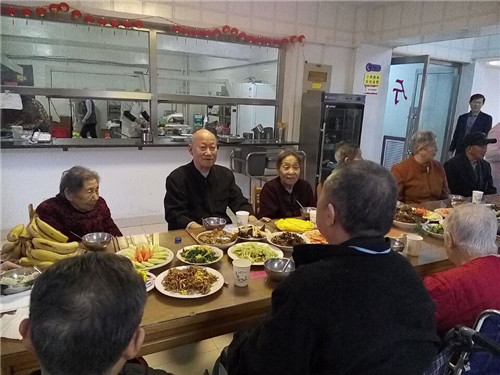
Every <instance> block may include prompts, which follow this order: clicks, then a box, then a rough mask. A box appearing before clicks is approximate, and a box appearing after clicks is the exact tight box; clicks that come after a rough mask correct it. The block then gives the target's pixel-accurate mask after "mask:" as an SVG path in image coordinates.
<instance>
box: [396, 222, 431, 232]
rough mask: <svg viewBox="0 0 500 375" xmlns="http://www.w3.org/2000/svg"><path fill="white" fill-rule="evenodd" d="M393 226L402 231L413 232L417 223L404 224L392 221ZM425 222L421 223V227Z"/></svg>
mask: <svg viewBox="0 0 500 375" xmlns="http://www.w3.org/2000/svg"><path fill="white" fill-rule="evenodd" d="M392 223H393V225H394V226H395V227H396V228H400V229H404V230H415V229H417V225H418V224H417V223H404V222H402V221H396V220H394V221H393V222H392ZM426 223H427V221H425V222H423V223H422V225H424V224H426Z"/></svg>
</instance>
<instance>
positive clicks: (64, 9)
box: [59, 3, 69, 12]
mask: <svg viewBox="0 0 500 375" xmlns="http://www.w3.org/2000/svg"><path fill="white" fill-rule="evenodd" d="M59 10H60V11H61V12H67V11H68V10H69V5H68V4H67V3H61V4H59Z"/></svg>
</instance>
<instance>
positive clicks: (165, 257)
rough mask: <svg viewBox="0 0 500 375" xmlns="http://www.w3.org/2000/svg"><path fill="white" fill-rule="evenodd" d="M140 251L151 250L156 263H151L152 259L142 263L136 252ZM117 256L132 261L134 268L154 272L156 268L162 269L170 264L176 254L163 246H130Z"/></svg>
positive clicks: (118, 252)
mask: <svg viewBox="0 0 500 375" xmlns="http://www.w3.org/2000/svg"><path fill="white" fill-rule="evenodd" d="M138 249H148V250H151V251H152V252H153V254H154V256H153V257H152V258H153V259H154V263H151V259H148V260H146V261H142V262H141V261H139V260H138V259H137V255H136V251H137V250H138ZM116 254H117V255H120V256H124V257H126V258H128V259H130V261H131V262H132V264H133V265H134V267H135V268H137V269H141V270H154V269H155V268H160V267H163V266H165V265H167V264H169V263H170V262H171V261H172V259H174V253H173V252H172V251H171V250H170V249H167V248H166V247H163V246H158V245H147V244H143V245H139V246H130V247H128V248H126V249H123V250H120V251H117V252H116ZM156 259H158V260H156Z"/></svg>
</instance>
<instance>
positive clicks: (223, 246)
mask: <svg viewBox="0 0 500 375" xmlns="http://www.w3.org/2000/svg"><path fill="white" fill-rule="evenodd" d="M211 232H213V231H211V230H206V231H204V232H201V233H200V234H198V235H197V236H196V241H198V243H199V244H200V245H208V246H215V247H218V248H219V249H221V250H227V249H229V248H230V247H231V246H233V245H234V244H235V243H236V241H238V236H235V238H234V241H231V242H228V243H219V242H214V243H206V242H203V241H202V240H200V237H201V236H202V235H203V234H208V233H211ZM226 232H229V231H226Z"/></svg>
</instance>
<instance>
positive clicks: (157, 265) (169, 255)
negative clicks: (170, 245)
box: [116, 246, 174, 270]
mask: <svg viewBox="0 0 500 375" xmlns="http://www.w3.org/2000/svg"><path fill="white" fill-rule="evenodd" d="M158 248H159V249H161V250H166V251H167V258H166V259H165V262H163V263H160V264H155V265H154V266H151V267H144V268H138V267H136V268H137V269H140V270H154V269H155V268H160V267H163V266H165V265H167V264H169V263H170V262H171V261H172V259H174V253H173V252H172V251H171V250H170V249H167V248H166V247H163V246H158ZM129 249H130V248H126V249H123V250H120V251H117V252H116V254H118V255H121V256H123V257H125V258H128V259H130V260H132V259H131V258H130V257H128V256H127V255H125V253H126V250H129ZM134 267H135V265H134Z"/></svg>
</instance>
